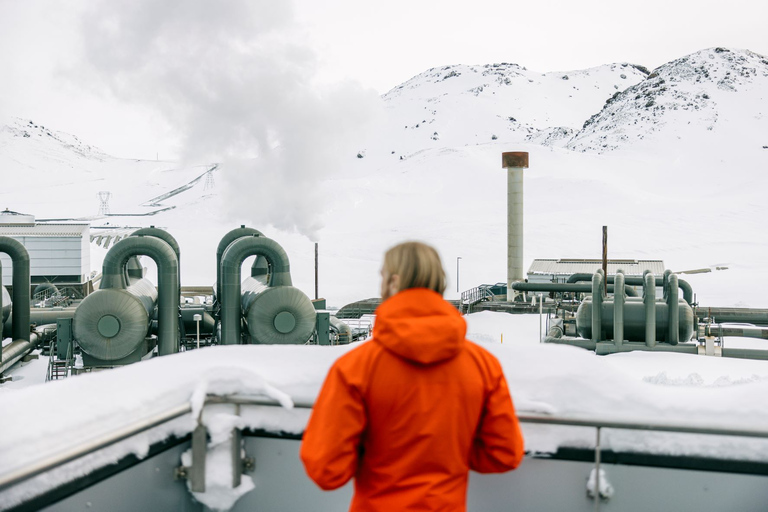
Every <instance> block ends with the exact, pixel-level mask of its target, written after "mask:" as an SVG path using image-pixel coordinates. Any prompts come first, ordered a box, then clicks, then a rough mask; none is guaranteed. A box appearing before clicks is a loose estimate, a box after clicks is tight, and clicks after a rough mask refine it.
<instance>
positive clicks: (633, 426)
mask: <svg viewBox="0 0 768 512" xmlns="http://www.w3.org/2000/svg"><path fill="white" fill-rule="evenodd" d="M205 404H206V405H207V404H236V405H262V406H272V407H276V406H277V407H279V406H280V404H279V403H278V402H276V401H275V400H272V399H269V398H266V397H249V396H241V395H227V396H216V395H208V396H206V398H205ZM294 407H295V408H300V409H311V408H312V403H309V402H294ZM191 412H192V405H191V404H190V403H189V402H187V403H184V404H181V405H176V406H174V407H171V408H169V409H167V410H165V411H163V412H160V413H157V414H154V415H152V416H149V417H146V418H143V419H141V420H138V421H136V422H134V423H131V424H129V425H127V426H124V427H121V428H118V429H116V430H114V431H112V432H108V433H106V434H103V435H101V436H99V437H97V438H96V439H92V440H89V441H86V442H85V443H82V444H80V445H77V446H75V447H72V448H68V449H66V450H63V451H61V452H59V453H56V454H54V455H52V456H49V457H46V458H43V459H40V460H39V461H37V462H34V463H32V464H30V465H28V466H26V467H24V468H21V469H17V470H14V471H10V472H8V473H5V474H3V475H0V491H2V490H4V489H6V488H8V487H11V486H13V485H16V484H18V483H21V482H23V481H26V480H29V479H30V478H33V477H35V476H37V475H39V474H41V473H45V472H46V471H50V470H52V469H55V468H56V467H58V466H62V465H64V464H66V463H68V462H71V461H73V460H75V459H78V458H80V457H84V456H86V455H90V454H91V453H93V452H96V451H98V450H101V449H103V448H106V447H108V446H111V445H113V444H116V443H118V442H120V441H123V440H125V439H128V438H129V437H132V436H134V435H137V434H140V433H142V432H146V431H147V430H150V429H152V428H154V427H156V426H158V425H162V424H163V423H167V422H169V421H172V420H175V419H177V418H180V417H182V416H184V415H185V414H190V413H191ZM517 417H518V419H519V420H520V422H521V423H533V424H545V425H566V426H574V427H593V428H597V429H598V432H599V430H600V429H602V428H614V429H625V430H646V431H655V432H677V433H687V434H706V435H721V436H737V437H758V438H768V429H749V428H731V427H726V426H717V425H710V426H702V427H697V426H688V425H685V424H682V423H666V424H665V423H639V422H636V421H635V422H633V421H620V420H611V419H599V418H577V417H571V418H567V417H557V416H545V415H535V414H518V416H517ZM598 436H599V433H598ZM596 448H597V449H598V450H599V446H596Z"/></svg>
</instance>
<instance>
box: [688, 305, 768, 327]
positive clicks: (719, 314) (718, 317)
mask: <svg viewBox="0 0 768 512" xmlns="http://www.w3.org/2000/svg"><path fill="white" fill-rule="evenodd" d="M696 316H697V317H698V318H699V320H701V319H704V318H711V319H714V320H715V321H717V322H718V323H727V322H733V323H745V324H753V325H764V326H768V309H753V308H720V307H707V306H699V307H698V308H696Z"/></svg>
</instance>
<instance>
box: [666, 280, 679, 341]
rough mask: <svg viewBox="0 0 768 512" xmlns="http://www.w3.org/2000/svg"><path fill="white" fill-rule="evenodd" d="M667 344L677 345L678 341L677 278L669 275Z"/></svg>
mask: <svg viewBox="0 0 768 512" xmlns="http://www.w3.org/2000/svg"><path fill="white" fill-rule="evenodd" d="M667 288H668V290H667V294H666V295H667V314H668V315H669V320H668V321H667V328H668V329H667V342H668V343H671V344H672V345H677V343H678V342H679V341H680V331H679V330H678V329H679V327H680V317H679V314H680V302H679V300H678V297H677V276H676V275H675V274H670V275H669V276H668V277H667Z"/></svg>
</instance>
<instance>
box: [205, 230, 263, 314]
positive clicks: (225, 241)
mask: <svg viewBox="0 0 768 512" xmlns="http://www.w3.org/2000/svg"><path fill="white" fill-rule="evenodd" d="M244 236H264V235H263V234H262V232H261V231H259V230H258V229H253V228H247V227H245V225H244V224H241V225H240V227H239V228H235V229H233V230H232V231H230V232H229V233H227V234H225V235H224V236H223V237H222V238H221V240H220V241H219V245H218V246H217V247H216V300H217V301H219V300H221V299H220V297H221V257H222V256H223V255H224V251H226V250H227V247H229V244H231V243H232V242H234V241H235V240H237V239H238V238H241V237H244ZM254 277H256V276H254Z"/></svg>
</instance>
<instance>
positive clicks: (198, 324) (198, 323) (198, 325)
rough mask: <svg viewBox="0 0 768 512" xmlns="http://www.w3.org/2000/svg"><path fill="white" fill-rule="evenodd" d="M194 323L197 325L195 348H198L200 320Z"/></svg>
mask: <svg viewBox="0 0 768 512" xmlns="http://www.w3.org/2000/svg"><path fill="white" fill-rule="evenodd" d="M195 323H196V324H197V348H200V320H198V321H197V322H195Z"/></svg>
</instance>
